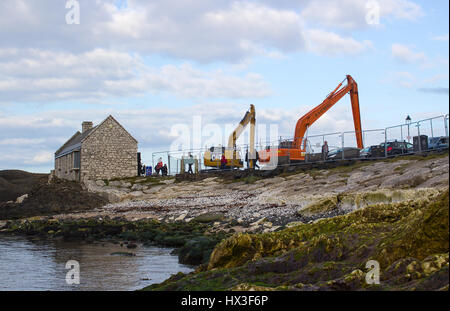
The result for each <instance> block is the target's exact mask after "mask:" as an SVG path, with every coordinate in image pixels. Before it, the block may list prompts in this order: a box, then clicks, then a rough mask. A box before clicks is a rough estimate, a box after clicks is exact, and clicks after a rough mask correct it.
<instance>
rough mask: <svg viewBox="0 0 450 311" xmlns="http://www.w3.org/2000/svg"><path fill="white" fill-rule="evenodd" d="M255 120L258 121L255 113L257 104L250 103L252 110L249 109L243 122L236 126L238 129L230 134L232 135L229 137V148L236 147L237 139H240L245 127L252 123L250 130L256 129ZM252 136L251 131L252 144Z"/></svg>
mask: <svg viewBox="0 0 450 311" xmlns="http://www.w3.org/2000/svg"><path fill="white" fill-rule="evenodd" d="M255 122H256V113H255V106H254V105H250V110H248V111H247V112H246V113H245V116H244V118H242V120H241V122H239V125H238V126H237V127H236V129H235V130H234V131H233V133H231V134H230V137H229V138H228V148H235V147H236V141H237V140H238V138H239V136H241V134H242V132H244V129H245V127H246V126H247V125H248V124H249V123H250V126H251V128H250V130H252V128H253V131H254V129H255ZM252 136H253V137H254V135H251V133H250V145H251V139H252Z"/></svg>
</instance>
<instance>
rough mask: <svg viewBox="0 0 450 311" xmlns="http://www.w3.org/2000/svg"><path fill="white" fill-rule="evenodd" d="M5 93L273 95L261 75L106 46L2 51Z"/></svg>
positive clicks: (18, 97) (19, 96)
mask: <svg viewBox="0 0 450 311" xmlns="http://www.w3.org/2000/svg"><path fill="white" fill-rule="evenodd" d="M6 54H8V56H7V57H1V55H6ZM0 91H1V92H2V98H1V99H0V101H13V100H14V101H55V100H74V99H89V100H92V99H99V98H108V97H117V96H137V95H142V94H145V93H148V92H152V93H158V92H169V93H172V94H176V95H179V96H182V97H190V98H217V97H224V98H225V97H228V98H249V97H265V96H268V95H269V94H270V93H271V91H270V86H269V85H268V84H267V83H266V82H265V81H264V78H263V77H262V76H261V75H258V74H254V73H247V74H245V75H232V74H227V73H225V72H223V71H219V70H216V71H202V70H199V69H195V68H193V67H192V65H189V64H183V65H180V66H175V65H166V66H162V67H160V68H153V67H150V66H148V65H146V64H145V63H144V62H143V60H142V59H141V57H139V56H137V55H130V54H128V53H123V52H117V51H107V50H102V49H95V50H93V51H89V52H86V53H82V54H78V55H76V54H72V53H63V52H52V51H42V50H35V49H29V50H20V51H16V52H15V53H11V52H9V51H4V50H2V49H0Z"/></svg>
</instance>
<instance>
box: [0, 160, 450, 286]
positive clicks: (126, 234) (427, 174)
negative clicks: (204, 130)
mask: <svg viewBox="0 0 450 311" xmlns="http://www.w3.org/2000/svg"><path fill="white" fill-rule="evenodd" d="M448 182H449V162H448V153H446V154H441V155H432V156H428V157H421V156H411V157H406V158H399V159H390V160H384V161H376V162H367V163H366V162H361V163H356V164H354V165H350V166H346V167H336V168H331V169H313V170H308V171H301V170H299V171H289V172H284V173H281V174H279V175H278V176H276V177H270V178H264V177H261V176H248V177H244V178H237V179H234V178H225V177H224V178H222V177H209V178H205V179H202V180H197V181H178V180H175V179H174V178H171V177H166V178H155V177H148V178H142V177H141V178H139V177H137V178H129V179H124V180H110V181H105V180H97V181H91V182H88V183H85V184H84V185H83V189H80V193H84V194H88V196H92V198H96V200H100V201H102V200H103V203H101V204H98V205H95V204H92V205H89V204H88V205H86V206H85V207H80V208H77V207H76V204H75V205H71V208H70V209H65V208H63V209H62V210H61V212H58V211H54V212H52V213H50V214H45V216H39V217H32V218H27V219H24V218H22V219H17V220H11V219H10V220H8V221H7V220H3V221H0V232H2V233H6V234H27V235H38V236H42V237H45V238H51V239H59V238H63V239H71V238H78V239H84V240H105V241H114V243H120V244H122V245H123V247H124V249H125V250H129V249H132V248H133V247H140V246H142V245H147V244H153V245H162V246H170V247H174V248H176V251H175V253H177V254H178V255H179V259H180V262H181V263H187V264H192V265H196V266H198V267H197V269H196V271H195V272H193V273H191V274H189V275H182V274H178V275H175V276H173V277H172V278H170V279H169V280H167V281H166V282H164V283H162V284H159V285H153V286H151V287H149V288H148V289H151V290H195V289H203V290H216V289H220V290H226V289H237V290H250V289H256V290H346V289H383V290H390V289H407V290H411V289H448V233H449V231H448ZM50 184H51V183H50ZM28 202H33V194H31V195H30V196H29V197H28V198H26V199H25V200H24V201H23V202H22V203H21V204H19V205H17V204H16V207H17V208H20V207H24V208H25V209H26V206H27V203H28ZM81 205H82V204H81ZM36 215H42V214H36ZM26 216H30V215H28V214H27V215H26ZM125 252H127V251H125ZM371 259H375V260H378V261H379V263H380V267H381V271H382V277H381V278H382V280H383V282H382V284H383V285H381V286H378V287H377V286H375V287H373V286H366V283H365V282H364V277H365V273H366V271H367V269H366V267H365V264H366V263H367V261H368V260H371Z"/></svg>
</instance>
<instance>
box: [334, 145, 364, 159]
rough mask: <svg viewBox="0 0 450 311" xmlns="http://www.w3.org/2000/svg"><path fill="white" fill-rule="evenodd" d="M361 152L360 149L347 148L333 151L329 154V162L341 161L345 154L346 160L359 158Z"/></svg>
mask: <svg viewBox="0 0 450 311" xmlns="http://www.w3.org/2000/svg"><path fill="white" fill-rule="evenodd" d="M359 152H360V150H359V149H358V148H352V147H345V148H340V149H336V150H332V151H330V152H329V153H328V160H341V159H342V153H344V159H355V158H359Z"/></svg>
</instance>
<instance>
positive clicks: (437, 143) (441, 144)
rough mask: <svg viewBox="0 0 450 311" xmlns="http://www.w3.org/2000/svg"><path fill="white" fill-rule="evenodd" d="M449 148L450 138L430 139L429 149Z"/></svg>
mask: <svg viewBox="0 0 450 311" xmlns="http://www.w3.org/2000/svg"><path fill="white" fill-rule="evenodd" d="M445 148H448V136H441V137H430V138H428V149H445Z"/></svg>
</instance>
